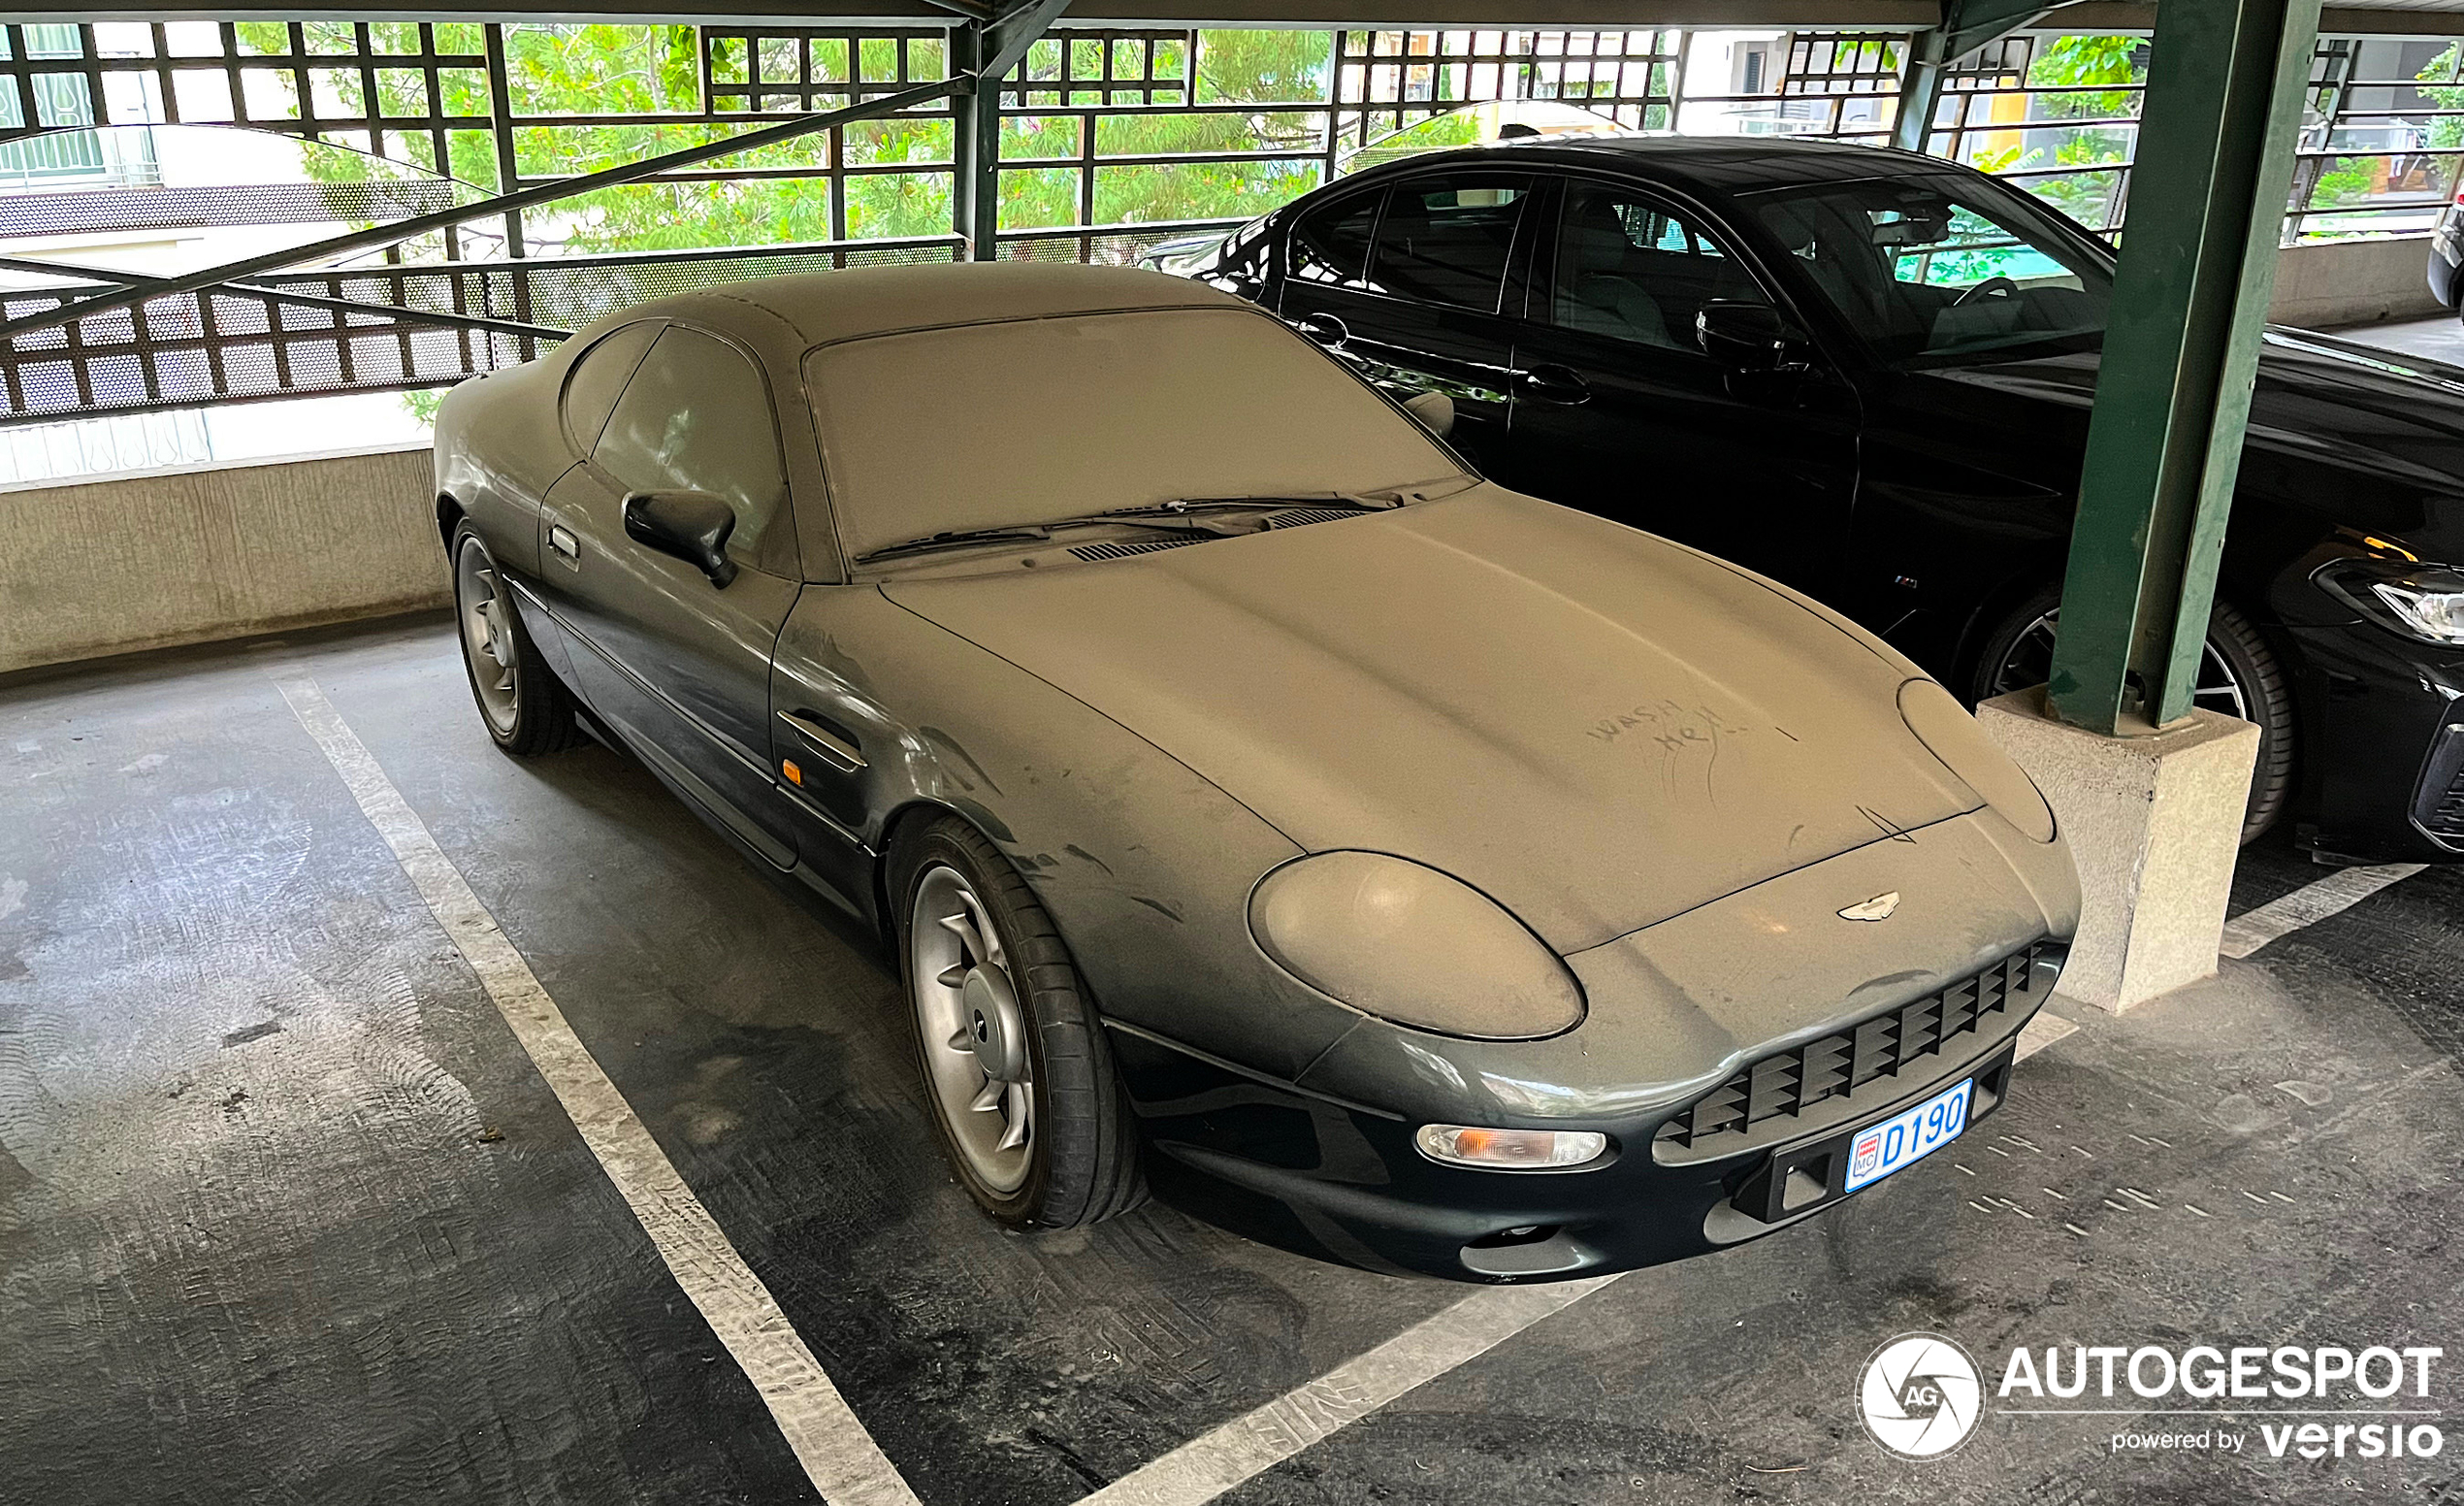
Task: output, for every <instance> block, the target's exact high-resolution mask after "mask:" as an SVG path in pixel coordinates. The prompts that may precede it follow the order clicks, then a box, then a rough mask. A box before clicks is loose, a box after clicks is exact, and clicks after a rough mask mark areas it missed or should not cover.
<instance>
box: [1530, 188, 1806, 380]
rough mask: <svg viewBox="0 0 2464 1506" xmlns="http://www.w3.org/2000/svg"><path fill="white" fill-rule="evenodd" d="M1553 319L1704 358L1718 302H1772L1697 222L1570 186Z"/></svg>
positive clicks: (1616, 191)
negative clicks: (1702, 320) (1704, 329)
mask: <svg viewBox="0 0 2464 1506" xmlns="http://www.w3.org/2000/svg"><path fill="white" fill-rule="evenodd" d="M1554 286H1555V288H1556V292H1555V294H1554V296H1553V297H1552V299H1551V300H1550V310H1549V313H1550V318H1551V320H1552V322H1554V323H1555V324H1557V325H1558V326H1559V327H1560V328H1563V329H1573V330H1582V331H1585V332H1586V333H1589V334H1594V335H1606V336H1609V337H1611V338H1612V339H1616V340H1626V341H1632V342H1634V343H1635V344H1644V345H1658V346H1660V347H1661V348H1663V349H1668V350H1684V351H1690V352H1699V351H1700V350H1701V348H1702V347H1701V346H1700V345H1699V344H1696V341H1695V335H1694V316H1695V315H1696V314H1697V313H1699V312H1701V311H1702V306H1703V305H1704V304H1706V303H1709V302H1711V301H1712V300H1714V299H1736V300H1743V301H1747V302H1762V301H1765V298H1764V294H1763V292H1762V290H1761V288H1760V286H1759V285H1758V284H1757V283H1756V282H1755V280H1754V278H1753V275H1752V274H1751V273H1748V272H1747V271H1746V270H1745V269H1744V267H1742V266H1741V265H1739V264H1738V262H1737V260H1736V258H1735V256H1733V255H1731V254H1730V253H1729V249H1728V247H1727V246H1724V245H1722V244H1721V243H1720V241H1719V240H1718V239H1717V238H1716V237H1714V236H1713V235H1711V234H1710V232H1708V231H1706V230H1704V229H1703V228H1702V226H1701V225H1700V224H1698V223H1696V222H1695V221H1694V220H1692V219H1691V218H1690V217H1688V216H1685V215H1682V214H1679V213H1674V212H1673V211H1670V210H1669V209H1668V208H1666V207H1665V206H1662V205H1659V204H1655V203H1653V202H1651V201H1650V200H1648V199H1646V198H1643V197H1642V196H1640V195H1638V194H1635V193H1631V192H1628V191H1626V190H1624V189H1620V188H1613V187H1610V186H1607V185H1605V184H1601V183H1586V182H1579V181H1576V182H1570V183H1568V184H1567V186H1566V208H1565V212H1564V213H1563V214H1562V215H1561V217H1560V218H1559V220H1558V229H1557V265H1556V278H1555V279H1554Z"/></svg>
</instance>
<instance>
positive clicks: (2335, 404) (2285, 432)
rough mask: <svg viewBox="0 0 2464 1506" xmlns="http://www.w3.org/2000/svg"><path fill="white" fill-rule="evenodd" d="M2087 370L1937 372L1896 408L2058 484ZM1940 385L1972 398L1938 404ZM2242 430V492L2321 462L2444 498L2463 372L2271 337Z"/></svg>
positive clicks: (2031, 364) (2006, 366)
mask: <svg viewBox="0 0 2464 1506" xmlns="http://www.w3.org/2000/svg"><path fill="white" fill-rule="evenodd" d="M2097 368H2098V356H2097V353H2096V352H2095V351H2083V352H2075V353H2070V354H2064V355H2052V356H2040V357H2036V358H2033V359H2026V360H2013V361H2002V362H1994V363H1989V364H1985V365H1978V366H1965V367H1943V368H1936V369H1931V370H1928V371H1924V372H1921V373H1917V374H1914V376H1913V377H1912V379H1911V380H1910V382H1909V383H1908V386H1907V391H1906V393H1905V396H1904V397H1903V399H1902V401H1903V402H1906V403H1910V404H1913V405H1914V406H1915V408H1916V409H1919V410H1920V411H1922V412H1924V413H1925V414H1926V415H1928V416H1929V418H1930V419H1931V420H1932V421H1933V422H1936V423H1939V422H1942V421H1944V420H1945V418H1946V417H1947V418H1949V419H1950V420H1952V421H1953V422H1955V423H1956V425H1958V426H1961V427H1964V428H1966V429H1967V430H1969V431H1971V434H1970V439H1971V441H1972V442H1974V443H1975V444H1977V445H1978V446H1979V447H1980V448H1993V449H1998V450H2005V451H2008V452H2011V453H2015V454H2018V455H2024V456H2026V457H2029V461H2028V475H2030V476H2031V477H2032V478H2036V479H2039V480H2042V481H2046V482H2049V483H2052V484H2057V485H2060V486H2063V487H2067V486H2068V485H2069V484H2070V483H2071V482H2072V481H2074V480H2075V479H2076V476H2077V474H2078V467H2079V464H2080V460H2081V457H2082V455H2083V454H2084V453H2085V449H2086V444H2087V438H2088V416H2089V411H2090V408H2091V403H2092V402H2093V400H2094V397H2095V389H2096V373H2097ZM1945 387H1947V388H1949V389H1951V390H1953V391H1961V392H1965V393H1969V394H1973V395H1974V397H1975V398H1976V399H1979V400H1983V401H1971V402H1960V401H1957V400H1954V401H1952V402H1950V403H1949V404H1947V405H1945V404H1944V403H1943V402H1941V401H1940V400H1939V396H1938V395H1939V394H1940V393H1941V392H1942V391H1943V390H1944V388H1945ZM1929 390H1930V392H1931V393H1932V394H1934V395H1931V396H1929V395H1928V392H1929ZM1994 399H1999V400H2001V401H1998V402H1997V401H1994ZM2013 400H2015V401H2013ZM2249 433H2250V438H2249V445H2248V449H2247V451H2246V454H2245V458H2244V466H2245V468H2246V469H2245V476H2244V483H2243V484H2244V489H2245V490H2248V489H2250V488H2251V487H2252V486H2253V485H2257V486H2260V487H2262V488H2265V487H2268V486H2269V483H2270V482H2271V480H2272V481H2275V482H2276V483H2277V484H2276V486H2275V487H2274V489H2277V490H2285V491H2290V492H2293V493H2295V494H2296V495H2298V494H2300V493H2301V492H2303V491H2304V490H2306V488H2304V487H2302V486H2301V485H2300V484H2299V482H2298V481H2297V479H2296V477H2298V476H2299V475H2300V474H2301V473H2302V472H2303V471H2304V470H2305V469H2306V468H2308V467H2311V466H2318V465H2323V466H2326V467H2329V468H2332V469H2333V470H2335V471H2337V472H2339V473H2341V474H2342V475H2346V476H2348V477H2353V478H2369V479H2372V480H2375V481H2378V482H2381V483H2383V485H2385V486H2387V487H2391V488H2394V489H2396V490H2397V491H2399V492H2402V493H2406V494H2410V493H2411V491H2412V490H2413V489H2415V488H2428V489H2430V490H2431V491H2433V492H2438V493H2441V494H2445V493H2451V492H2453V491H2454V489H2455V488H2456V486H2457V484H2458V477H2459V474H2460V473H2464V369H2458V368H2456V367H2452V366H2448V365H2446V364H2445V363H2443V362H2439V361H2433V360H2429V359H2427V358H2425V357H2421V356H2413V355H2405V354H2401V353H2398V352H2396V351H2392V350H2382V349H2378V348H2375V347H2372V346H2368V345H2357V344H2352V343H2351V342H2349V341H2342V340H2336V339H2333V338H2331V337H2329V336H2325V335H2315V334H2312V333H2310V332H2309V331H2307V330H2295V329H2280V328H2271V329H2269V330H2268V332H2267V336H2266V340H2265V342H2264V343H2263V344H2261V345H2260V347H2259V360H2258V376H2257V383H2256V385H2255V387H2254V388H2253V392H2252V395H2251V416H2250V431H2249ZM2049 445H2052V446H2057V447H2059V449H2060V450H2061V451H2062V456H2061V460H2060V463H2059V472H2060V474H2059V479H2057V478H2056V477H2055V476H2054V475H2052V470H2053V469H2054V468H2051V467H2048V468H2039V467H2038V466H2036V465H2035V463H2034V462H2036V461H2037V460H2040V459H2041V460H2046V461H2051V460H2052V458H2053V457H2052V455H2051V454H2050V453H2049V450H2048V446H2049Z"/></svg>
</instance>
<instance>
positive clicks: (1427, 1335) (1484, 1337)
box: [1079, 1276, 1622, 1506]
mask: <svg viewBox="0 0 2464 1506" xmlns="http://www.w3.org/2000/svg"><path fill="white" fill-rule="evenodd" d="M1621 1279H1622V1277H1621V1276H1594V1277H1592V1278H1591V1279H1590V1280H1588V1281H1569V1282H1562V1283H1559V1284H1556V1285H1553V1286H1545V1287H1491V1288H1489V1289H1487V1290H1486V1291H1483V1292H1477V1293H1473V1294H1472V1295H1470V1296H1468V1297H1465V1298H1464V1299H1463V1300H1462V1301H1460V1302H1457V1303H1455V1304H1454V1305H1453V1306H1452V1307H1449V1308H1447V1309H1446V1310H1445V1311H1443V1312H1442V1313H1437V1314H1434V1315H1432V1316H1430V1317H1427V1318H1424V1319H1422V1320H1421V1321H1420V1322H1418V1323H1416V1324H1413V1325H1412V1326H1410V1327H1409V1328H1406V1329H1404V1330H1403V1331H1402V1332H1401V1333H1398V1334H1396V1335H1395V1336H1394V1337H1393V1338H1390V1339H1388V1340H1386V1342H1384V1343H1383V1344H1380V1345H1378V1347H1377V1348H1376V1349H1373V1350H1371V1351H1369V1352H1368V1353H1367V1354H1365V1355H1362V1356H1360V1357H1359V1358H1358V1359H1347V1360H1345V1361H1344V1362H1343V1363H1342V1364H1339V1365H1337V1366H1336V1367H1335V1368H1333V1369H1332V1370H1329V1371H1327V1372H1326V1373H1325V1374H1324V1375H1321V1376H1319V1377H1318V1378H1317V1379H1315V1380H1313V1381H1311V1382H1308V1383H1307V1384H1306V1385H1302V1386H1297V1387H1294V1388H1293V1389H1292V1390H1290V1391H1285V1392H1284V1393H1283V1394H1281V1396H1278V1397H1276V1398H1275V1399H1274V1400H1273V1401H1270V1402H1268V1403H1267V1404H1266V1405H1264V1406H1262V1407H1259V1408H1257V1409H1256V1410H1255V1411H1253V1412H1249V1413H1248V1414H1246V1415H1244V1416H1241V1417H1237V1418H1234V1419H1233V1420H1232V1421H1231V1422H1229V1423H1226V1424H1223V1425H1222V1426H1220V1427H1218V1428H1216V1429H1215V1431H1213V1432H1211V1433H1206V1434H1203V1435H1202V1436H1200V1437H1197V1438H1193V1439H1191V1440H1190V1441H1189V1442H1187V1443H1184V1444H1183V1445H1182V1446H1181V1447H1179V1448H1177V1449H1175V1450H1173V1451H1172V1452H1171V1453H1169V1454H1167V1455H1165V1456H1164V1457H1161V1458H1159V1459H1156V1460H1155V1461H1154V1462H1152V1463H1151V1464H1146V1465H1142V1466H1140V1467H1139V1468H1137V1469H1133V1470H1131V1471H1130V1472H1129V1473H1128V1474H1125V1475H1123V1476H1121V1477H1120V1478H1119V1479H1118V1480H1116V1481H1114V1482H1113V1483H1112V1484H1110V1485H1108V1486H1106V1487H1104V1488H1103V1489H1102V1490H1097V1491H1096V1492H1095V1493H1093V1494H1092V1495H1088V1496H1085V1497H1083V1498H1081V1500H1080V1502H1079V1506H1201V1503H1203V1502H1206V1501H1211V1500H1214V1499H1215V1498H1216V1496H1218V1495H1221V1494H1222V1493H1223V1492H1224V1491H1226V1490H1231V1489H1233V1488H1234V1487H1235V1486H1238V1485H1241V1484H1243V1483H1244V1482H1246V1481H1248V1480H1250V1479H1252V1478H1254V1477H1256V1476H1258V1475H1260V1474H1263V1473H1265V1472H1266V1471H1267V1470H1269V1469H1272V1468H1274V1467H1275V1466H1276V1465H1278V1464H1281V1462H1283V1461H1284V1460H1285V1459H1287V1458H1290V1457H1292V1456H1293V1455H1295V1454H1298V1453H1300V1452H1301V1451H1302V1450H1303V1449H1306V1448H1308V1447H1310V1446H1311V1445H1312V1444H1314V1443H1316V1442H1318V1441H1319V1440H1321V1439H1323V1438H1327V1437H1331V1436H1332V1435H1333V1434H1334V1433H1335V1432H1337V1431H1338V1430H1340V1429H1341V1428H1343V1427H1345V1426H1346V1425H1347V1424H1352V1423H1356V1422H1359V1421H1360V1420H1361V1419H1362V1418H1364V1417H1367V1416H1368V1415H1369V1414H1371V1413H1373V1412H1375V1411H1377V1410H1378V1408H1380V1407H1382V1406H1384V1405H1385V1404H1386V1403H1388V1402H1390V1401H1392V1400H1394V1399H1395V1398H1396V1397H1398V1396H1401V1395H1403V1394H1404V1393H1406V1392H1407V1391H1412V1390H1414V1389H1415V1388H1417V1387H1420V1386H1422V1385H1425V1384H1427V1383H1428V1382H1430V1381H1433V1380H1436V1379H1437V1378H1438V1377H1439V1376H1441V1375H1443V1374H1445V1373H1446V1372H1447V1371H1449V1370H1452V1369H1454V1368H1456V1367H1457V1366H1460V1365H1462V1364H1464V1363H1466V1362H1468V1361H1470V1360H1473V1359H1478V1358H1479V1357H1480V1356H1482V1355H1485V1354H1487V1353H1488V1352H1489V1351H1490V1350H1492V1349H1495V1348H1496V1347H1497V1346H1498V1345H1500V1344H1503V1343H1505V1342H1506V1341H1507V1340H1508V1339H1510V1338H1512V1337H1513V1336H1514V1335H1515V1334H1517V1333H1520V1332H1522V1331H1523V1330H1524V1329H1525V1328H1528V1327H1530V1326H1532V1325H1534V1324H1536V1323H1538V1322H1540V1320H1541V1319H1543V1318H1546V1317H1548V1316H1549V1315H1550V1314H1552V1313H1555V1312H1558V1311H1560V1310H1562V1309H1564V1308H1566V1307H1568V1306H1570V1305H1572V1304H1573V1303H1575V1302H1578V1301H1581V1300H1582V1299H1583V1298H1584V1297H1586V1296H1589V1295H1590V1294H1591V1293H1594V1292H1597V1291H1599V1290H1600V1289H1601V1288H1603V1287H1605V1286H1607V1285H1608V1284H1609V1283H1611V1282H1614V1281H1618V1280H1621Z"/></svg>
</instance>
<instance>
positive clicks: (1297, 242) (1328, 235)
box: [1292, 193, 1385, 287]
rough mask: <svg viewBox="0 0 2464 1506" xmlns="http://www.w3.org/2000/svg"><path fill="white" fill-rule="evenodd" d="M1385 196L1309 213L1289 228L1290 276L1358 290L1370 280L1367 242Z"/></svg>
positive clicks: (1373, 195)
mask: <svg viewBox="0 0 2464 1506" xmlns="http://www.w3.org/2000/svg"><path fill="white" fill-rule="evenodd" d="M1384 201H1385V195H1383V194H1378V193H1369V194H1363V195H1361V196H1360V197H1359V198H1357V199H1345V200H1342V201H1341V202H1338V203H1335V204H1329V205H1325V206H1323V207H1321V208H1319V209H1315V210H1312V211H1311V212H1310V213H1306V214H1304V215H1302V216H1301V222H1300V223H1299V224H1297V225H1295V226H1293V227H1292V276H1293V277H1295V278H1299V279H1300V280H1302V281H1304V282H1324V283H1331V284H1333V285H1334V286H1337V287H1359V286H1360V285H1362V283H1364V282H1365V281H1366V280H1367V279H1368V277H1369V238H1370V236H1371V235H1372V234H1373V233H1375V232H1376V230H1377V228H1378V205H1379V204H1381V203H1383V202H1384Z"/></svg>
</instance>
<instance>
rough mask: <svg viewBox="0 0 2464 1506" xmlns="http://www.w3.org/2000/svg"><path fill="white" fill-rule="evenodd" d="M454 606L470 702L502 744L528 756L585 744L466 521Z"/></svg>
mask: <svg viewBox="0 0 2464 1506" xmlns="http://www.w3.org/2000/svg"><path fill="white" fill-rule="evenodd" d="M453 605H454V616H455V618H456V620H457V621H458V622H459V624H460V626H461V629H462V667H463V669H464V670H465V671H467V672H468V673H469V674H470V698H471V699H472V700H473V701H476V702H477V703H478V704H479V719H480V720H481V721H482V722H484V723H486V724H487V728H488V736H489V737H493V738H495V739H496V745H497V746H498V747H501V748H503V749H504V750H505V751H506V752H507V753H513V754H518V755H521V756H523V757H526V758H527V757H530V756H531V755H533V754H538V753H554V752H557V751H559V750H561V749H564V748H569V747H571V746H572V745H573V744H574V743H576V742H579V741H580V740H581V738H582V732H581V729H580V727H579V726H578V725H577V724H576V723H575V721H574V719H573V700H572V697H571V696H569V695H567V693H566V689H565V687H564V685H563V684H561V683H560V682H559V681H558V680H557V678H556V673H555V671H552V670H550V669H549V668H548V667H547V664H546V662H545V661H544V660H542V659H541V658H540V657H539V650H538V645H537V644H535V643H534V642H532V641H531V635H530V631H529V630H528V629H526V628H524V627H523V626H522V617H521V614H520V613H519V612H518V611H517V610H516V609H515V607H514V605H513V603H512V601H511V600H510V598H509V597H508V596H507V595H506V594H505V591H504V587H503V582H502V581H501V580H500V579H499V578H498V576H497V568H496V561H495V560H493V559H491V558H490V557H489V555H488V546H487V545H486V544H483V543H481V542H480V541H479V536H478V535H477V534H475V533H473V532H471V530H470V525H468V524H465V525H463V527H462V528H461V530H460V531H459V532H457V533H456V534H455V535H454V540H453Z"/></svg>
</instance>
